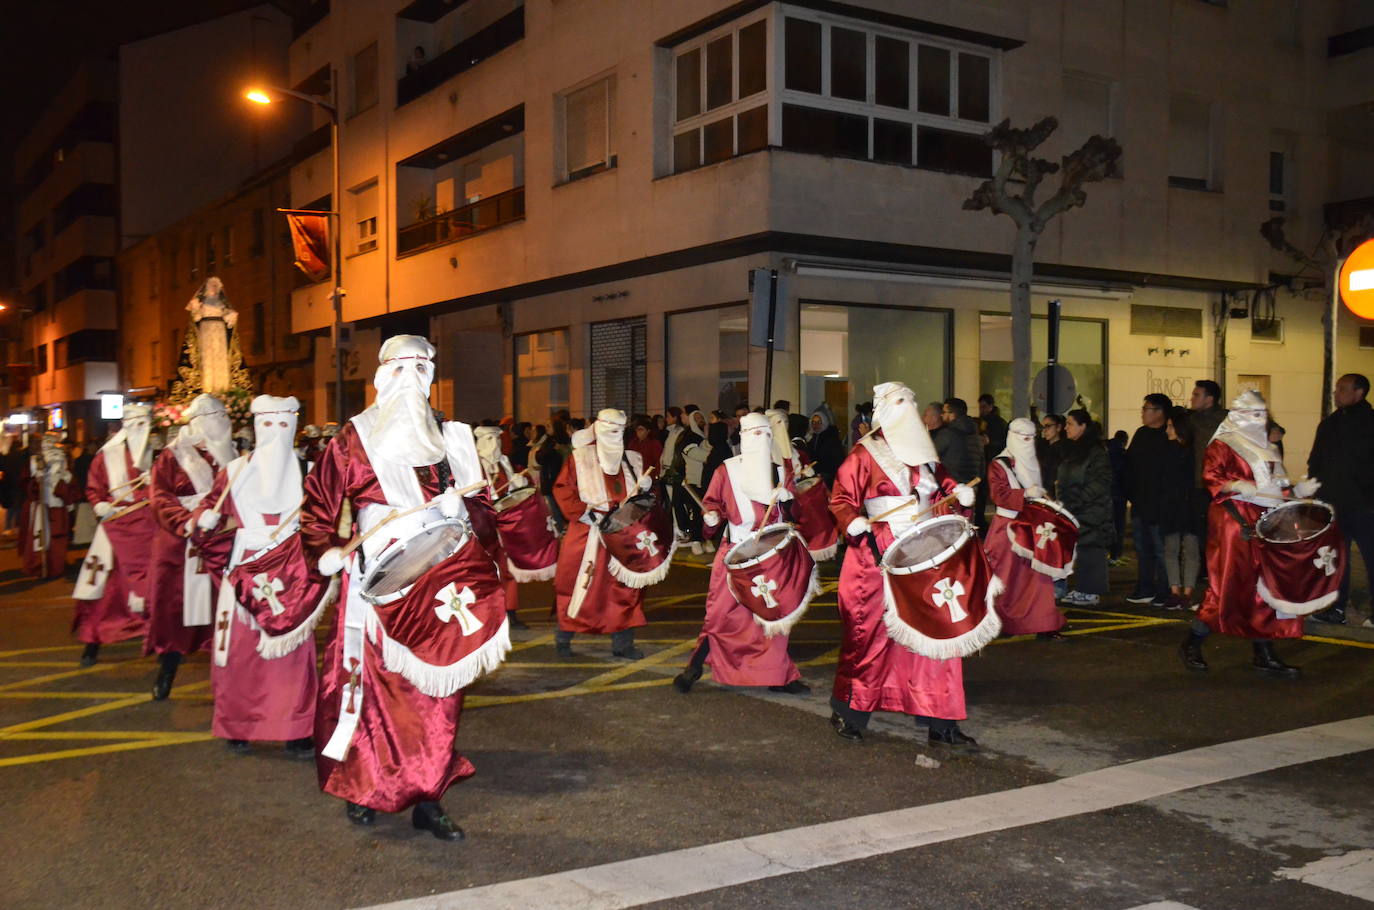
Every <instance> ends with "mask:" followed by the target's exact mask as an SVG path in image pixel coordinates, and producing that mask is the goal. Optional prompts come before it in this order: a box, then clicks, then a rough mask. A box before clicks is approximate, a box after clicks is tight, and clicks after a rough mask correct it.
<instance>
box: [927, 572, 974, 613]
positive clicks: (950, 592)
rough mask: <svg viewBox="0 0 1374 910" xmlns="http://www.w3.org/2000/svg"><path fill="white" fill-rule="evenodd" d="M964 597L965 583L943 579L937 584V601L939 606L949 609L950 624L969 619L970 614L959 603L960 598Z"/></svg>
mask: <svg viewBox="0 0 1374 910" xmlns="http://www.w3.org/2000/svg"><path fill="white" fill-rule="evenodd" d="M963 596H964V585H963V582H959V581H955V580H953V579H949V578H942V579H940V580H939V581H937V582H936V583H935V599H936V600H937V601H938V603H937V606H941V607H948V608H949V620H950V622H963V621H964V620H965V619H968V613H966V612H965V611H964V607H963V605H962V604H960V603H959V598H960V597H963Z"/></svg>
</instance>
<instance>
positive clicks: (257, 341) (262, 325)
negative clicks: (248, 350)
mask: <svg viewBox="0 0 1374 910" xmlns="http://www.w3.org/2000/svg"><path fill="white" fill-rule="evenodd" d="M252 350H253V353H254V354H264V353H266V352H267V306H266V305H265V304H262V303H255V304H253V345H252Z"/></svg>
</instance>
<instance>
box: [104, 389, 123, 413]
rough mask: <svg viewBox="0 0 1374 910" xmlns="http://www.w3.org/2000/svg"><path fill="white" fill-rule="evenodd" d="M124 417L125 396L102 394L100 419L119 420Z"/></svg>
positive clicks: (115, 393) (114, 393)
mask: <svg viewBox="0 0 1374 910" xmlns="http://www.w3.org/2000/svg"><path fill="white" fill-rule="evenodd" d="M123 416H124V396H123V395H121V394H120V393H118V392H113V393H111V392H102V393H101V395H100V419H101V420H119V419H120V418H121V417H123Z"/></svg>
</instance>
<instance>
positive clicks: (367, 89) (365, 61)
mask: <svg viewBox="0 0 1374 910" xmlns="http://www.w3.org/2000/svg"><path fill="white" fill-rule="evenodd" d="M348 70H349V81H350V83H351V84H352V88H353V99H352V100H353V106H352V108H351V109H350V110H349V116H352V115H353V114H360V113H362V112H363V111H365V110H367V109H368V108H370V107H374V106H375V105H376V104H377V44H376V42H373V43H372V44H369V45H368V46H367V47H365V48H363V49H362V50H360V51H358V53H356V54H354V55H353V59H352V60H350V61H349V67H348Z"/></svg>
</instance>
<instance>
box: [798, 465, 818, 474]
mask: <svg viewBox="0 0 1374 910" xmlns="http://www.w3.org/2000/svg"><path fill="white" fill-rule="evenodd" d="M797 476H798V477H815V476H816V468H815V466H814V465H809V464H804V465H802V466H801V470H800V471H798V472H797Z"/></svg>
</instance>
